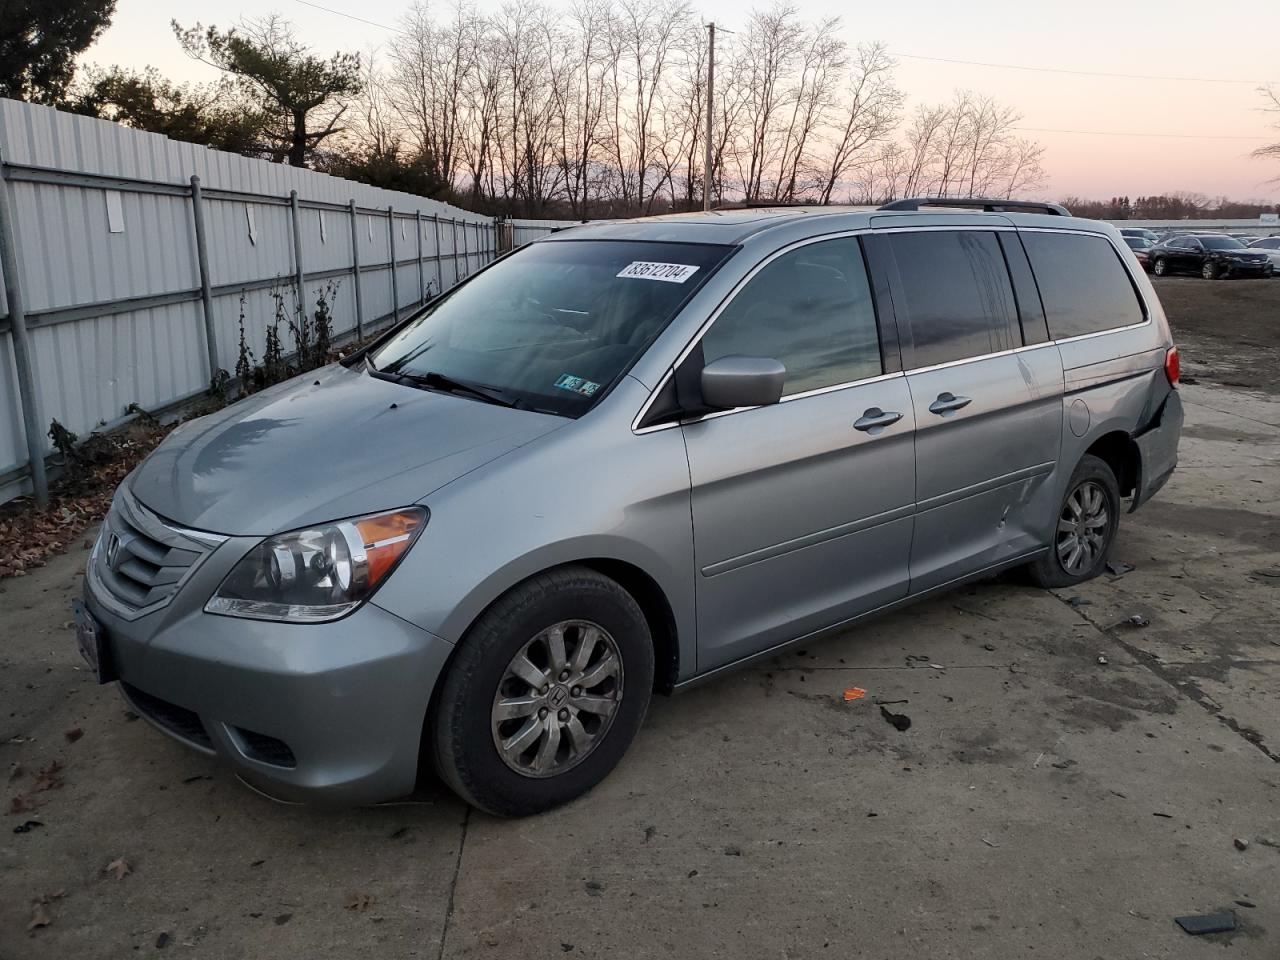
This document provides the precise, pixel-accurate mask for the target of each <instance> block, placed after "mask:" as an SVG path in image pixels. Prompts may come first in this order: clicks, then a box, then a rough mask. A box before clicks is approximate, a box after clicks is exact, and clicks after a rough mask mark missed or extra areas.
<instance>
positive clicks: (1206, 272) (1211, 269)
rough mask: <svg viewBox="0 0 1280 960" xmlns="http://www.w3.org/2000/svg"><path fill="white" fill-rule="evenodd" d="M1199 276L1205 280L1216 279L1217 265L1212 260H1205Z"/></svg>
mask: <svg viewBox="0 0 1280 960" xmlns="http://www.w3.org/2000/svg"><path fill="white" fill-rule="evenodd" d="M1200 276H1202V277H1204V278H1205V279H1206V280H1217V279H1218V267H1217V265H1216V264H1215V263H1214V262H1213V261H1212V260H1206V261H1205V262H1204V266H1202V267H1201V268H1200Z"/></svg>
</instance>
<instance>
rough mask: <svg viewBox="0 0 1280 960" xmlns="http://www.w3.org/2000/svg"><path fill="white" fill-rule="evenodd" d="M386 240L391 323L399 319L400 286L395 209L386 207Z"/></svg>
mask: <svg viewBox="0 0 1280 960" xmlns="http://www.w3.org/2000/svg"><path fill="white" fill-rule="evenodd" d="M387 240H388V241H389V243H388V246H389V248H390V253H391V322H392V323H395V322H396V321H397V320H399V319H400V285H399V284H398V283H397V282H396V208H395V207H387Z"/></svg>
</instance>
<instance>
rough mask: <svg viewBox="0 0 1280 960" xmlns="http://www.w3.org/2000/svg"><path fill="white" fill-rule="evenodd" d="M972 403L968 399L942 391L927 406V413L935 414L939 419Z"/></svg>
mask: <svg viewBox="0 0 1280 960" xmlns="http://www.w3.org/2000/svg"><path fill="white" fill-rule="evenodd" d="M971 403H973V401H972V400H970V399H969V398H968V397H957V396H956V395H955V394H954V393H948V392H947V391H945V390H944V391H943V392H942V393H940V394H938V399H937V400H935V401H933V403H931V404H929V412H930V413H936V414H937V415H938V416H940V417H945V416H947V415H948V414H951V413H955V412H956V411H957V410H960V409H962V408H964V407H967V406H968V405H969V404H971Z"/></svg>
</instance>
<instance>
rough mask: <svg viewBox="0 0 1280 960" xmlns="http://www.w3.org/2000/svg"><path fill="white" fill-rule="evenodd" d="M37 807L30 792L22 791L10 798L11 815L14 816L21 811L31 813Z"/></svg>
mask: <svg viewBox="0 0 1280 960" xmlns="http://www.w3.org/2000/svg"><path fill="white" fill-rule="evenodd" d="M35 808H36V803H35V801H34V800H32V799H31V796H30V795H29V794H25V793H20V794H18V795H17V796H16V797H12V798H10V800H9V816H11V817H14V816H17V815H18V814H20V813H30V812H31V811H32V810H34V809H35Z"/></svg>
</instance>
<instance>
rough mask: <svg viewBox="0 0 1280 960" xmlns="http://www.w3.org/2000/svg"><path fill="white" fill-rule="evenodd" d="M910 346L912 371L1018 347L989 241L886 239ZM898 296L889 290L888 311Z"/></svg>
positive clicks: (1009, 290) (1004, 278)
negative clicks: (897, 282) (900, 295)
mask: <svg viewBox="0 0 1280 960" xmlns="http://www.w3.org/2000/svg"><path fill="white" fill-rule="evenodd" d="M887 239H888V241H889V246H890V248H891V249H892V250H893V259H894V262H895V263H896V264H897V268H898V276H899V278H900V280H901V288H902V289H901V293H902V299H903V304H902V307H901V309H898V310H897V313H898V317H899V320H900V321H901V320H902V315H903V314H904V313H905V314H906V320H907V324H908V326H909V327H910V330H911V339H912V341H913V358H912V360H911V364H910V365H911V366H912V367H929V366H933V365H934V364H939V363H949V362H951V361H953V360H965V359H968V358H970V357H980V356H984V355H986V354H989V353H999V352H1001V351H1003V350H1011V349H1013V348H1014V347H1020V346H1022V334H1021V332H1020V330H1019V327H1018V312H1017V307H1016V306H1015V301H1014V298H1013V286H1012V285H1011V283H1010V281H1009V270H1008V267H1006V266H1005V261H1004V255H1003V254H1002V253H1001V251H1000V244H999V241H997V239H996V235H995V234H994V233H991V232H987V231H980V230H954V231H952V230H940V231H933V230H928V231H920V232H909V233H895V234H889V235H888V238H887ZM897 297H898V293H897V291H895V293H894V299H895V308H896V307H897V306H898V305H897V302H896V301H897Z"/></svg>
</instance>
